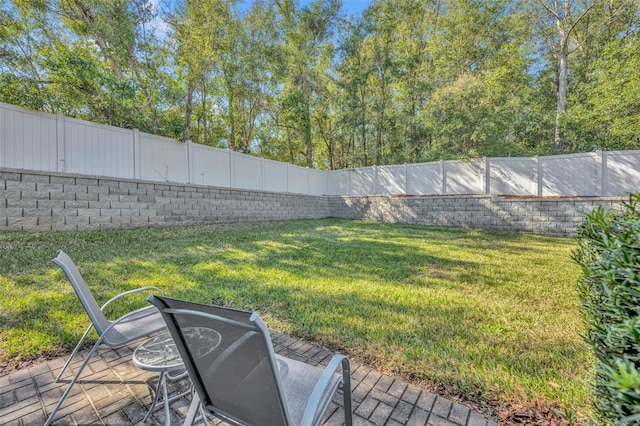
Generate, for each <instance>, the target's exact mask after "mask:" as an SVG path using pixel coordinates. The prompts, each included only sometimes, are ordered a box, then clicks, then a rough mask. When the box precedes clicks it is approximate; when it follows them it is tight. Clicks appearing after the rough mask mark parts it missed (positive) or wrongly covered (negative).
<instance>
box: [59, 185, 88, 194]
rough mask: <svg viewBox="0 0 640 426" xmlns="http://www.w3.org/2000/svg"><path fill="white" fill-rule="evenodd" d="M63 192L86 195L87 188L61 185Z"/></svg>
mask: <svg viewBox="0 0 640 426" xmlns="http://www.w3.org/2000/svg"><path fill="white" fill-rule="evenodd" d="M62 191H63V192H77V193H86V192H87V186H86V185H63V189H62Z"/></svg>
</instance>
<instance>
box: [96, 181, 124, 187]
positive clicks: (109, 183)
mask: <svg viewBox="0 0 640 426" xmlns="http://www.w3.org/2000/svg"><path fill="white" fill-rule="evenodd" d="M118 183H119V182H118V181H117V180H112V179H98V186H104V187H108V188H118Z"/></svg>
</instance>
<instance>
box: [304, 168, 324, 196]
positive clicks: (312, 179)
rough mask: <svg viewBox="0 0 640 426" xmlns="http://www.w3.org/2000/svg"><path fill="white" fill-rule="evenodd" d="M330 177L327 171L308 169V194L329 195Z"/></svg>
mask: <svg viewBox="0 0 640 426" xmlns="http://www.w3.org/2000/svg"><path fill="white" fill-rule="evenodd" d="M327 178H328V175H327V173H326V172H325V171H322V170H314V169H307V184H308V192H307V193H308V194H311V195H327V193H328V192H327V183H328V182H327V181H328V179H327Z"/></svg>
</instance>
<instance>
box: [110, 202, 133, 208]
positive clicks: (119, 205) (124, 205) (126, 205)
mask: <svg viewBox="0 0 640 426" xmlns="http://www.w3.org/2000/svg"><path fill="white" fill-rule="evenodd" d="M130 204H131V203H122V202H120V201H112V202H111V208H112V209H128V208H129V207H130Z"/></svg>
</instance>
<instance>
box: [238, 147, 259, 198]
mask: <svg viewBox="0 0 640 426" xmlns="http://www.w3.org/2000/svg"><path fill="white" fill-rule="evenodd" d="M231 159H232V160H231V163H232V165H231V176H232V177H231V183H232V186H233V187H234V188H242V189H257V190H261V189H262V160H261V159H260V158H258V157H252V156H250V155H244V154H238V153H236V152H232V153H231Z"/></svg>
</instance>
